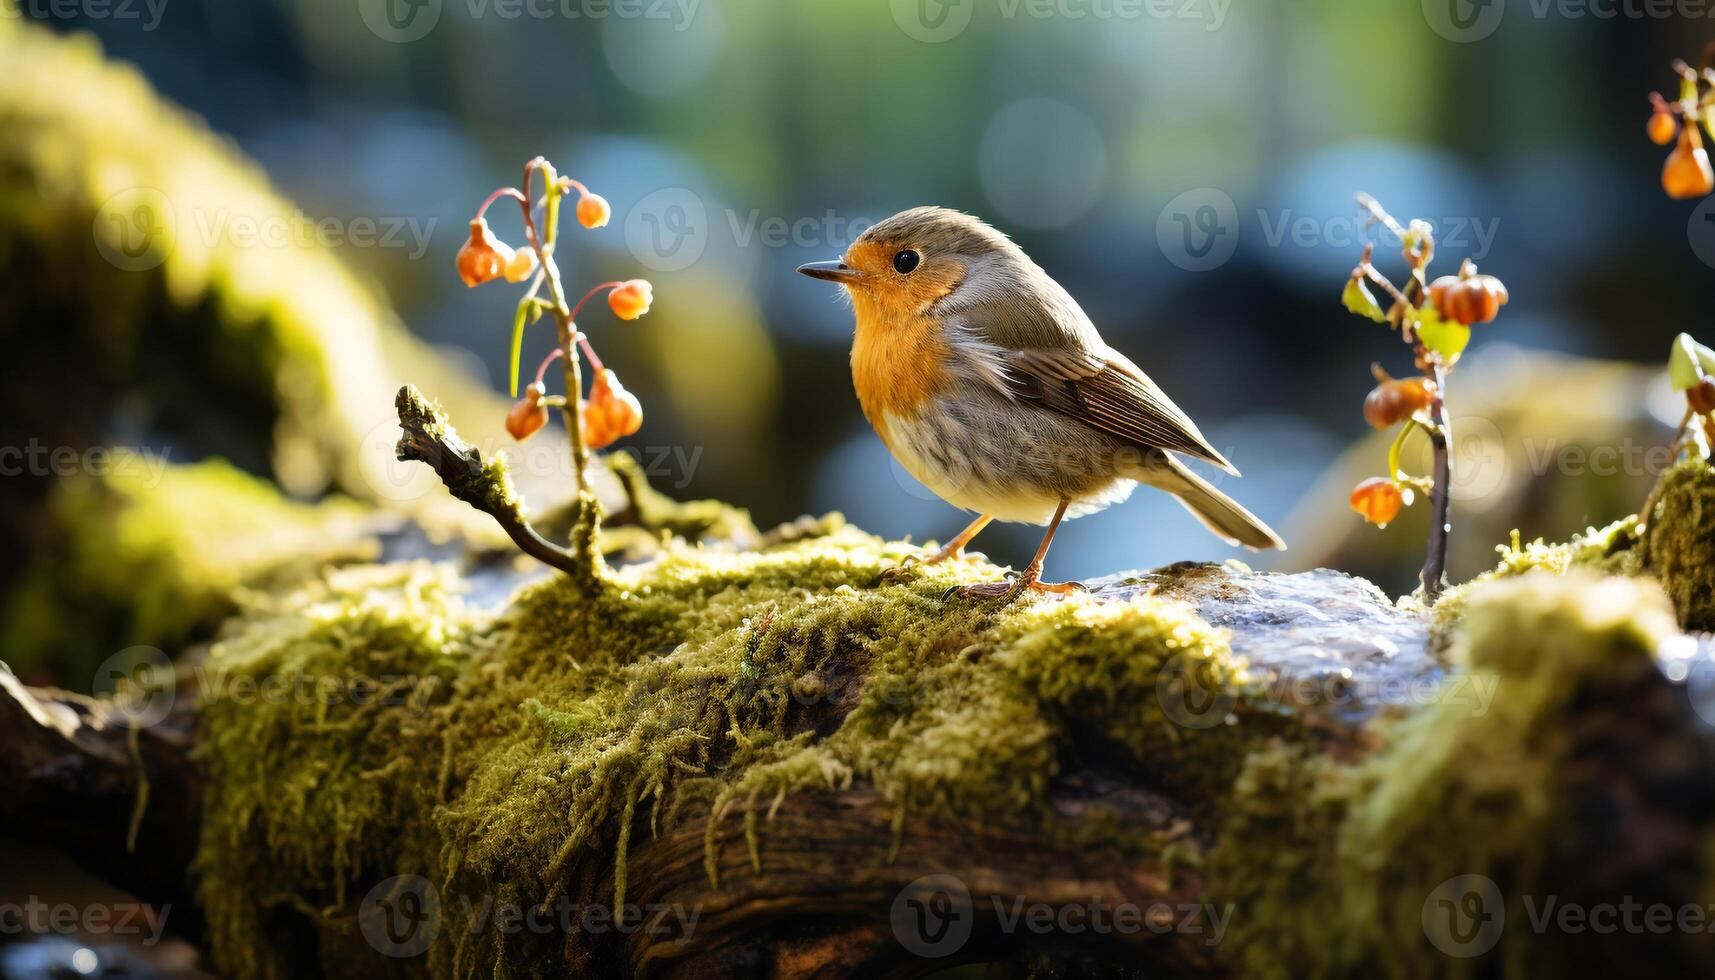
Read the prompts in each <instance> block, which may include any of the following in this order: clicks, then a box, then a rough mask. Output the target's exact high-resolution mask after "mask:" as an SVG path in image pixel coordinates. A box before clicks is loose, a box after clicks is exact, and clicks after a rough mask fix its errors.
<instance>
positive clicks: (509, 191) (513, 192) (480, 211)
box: [476, 185, 529, 218]
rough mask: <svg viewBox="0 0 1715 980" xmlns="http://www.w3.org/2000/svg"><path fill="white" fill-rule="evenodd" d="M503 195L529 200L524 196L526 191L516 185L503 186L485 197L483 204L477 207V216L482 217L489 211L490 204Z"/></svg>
mask: <svg viewBox="0 0 1715 980" xmlns="http://www.w3.org/2000/svg"><path fill="white" fill-rule="evenodd" d="M526 186H528V185H526ZM503 197H510V198H515V199H517V200H519V201H528V200H529V198H527V197H525V196H524V192H523V191H521V190H519V189H518V188H516V187H502V188H500V189H498V190H496V191H495V192H494V193H493V194H490V195H488V197H486V198H484V199H483V202H482V206H481V207H479V208H477V209H476V216H477V217H478V218H480V217H482V216H483V215H484V214H486V213H487V212H488V206H489V205H490V204H493V203H494V202H495V201H498V200H500V199H501V198H503Z"/></svg>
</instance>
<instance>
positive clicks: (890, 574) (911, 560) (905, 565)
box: [881, 555, 921, 582]
mask: <svg viewBox="0 0 1715 980" xmlns="http://www.w3.org/2000/svg"><path fill="white" fill-rule="evenodd" d="M919 564H921V563H920V562H919V561H918V559H917V556H916V555H911V556H910V557H908V558H906V559H905V560H904V561H902V562H900V563H899V564H897V565H895V566H893V567H892V568H887V569H883V570H882V572H881V580H882V581H883V582H892V581H896V580H898V579H902V578H904V577H905V576H907V575H909V574H910V573H911V570H912V569H914V568H916V567H917V566H918V565H919Z"/></svg>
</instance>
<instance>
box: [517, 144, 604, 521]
mask: <svg viewBox="0 0 1715 980" xmlns="http://www.w3.org/2000/svg"><path fill="white" fill-rule="evenodd" d="M536 169H540V170H541V171H542V175H543V177H544V178H545V180H546V183H547V185H548V186H549V187H550V188H553V187H554V186H556V184H555V176H554V166H553V164H550V163H549V162H548V161H546V160H544V159H542V158H541V157H537V158H536V159H535V160H532V161H530V163H528V164H526V165H525V168H524V173H525V183H526V186H528V183H529V175H530V173H531V172H532V171H533V170H536ZM558 202H559V195H557V194H549V195H548V206H547V209H546V214H545V219H544V222H543V224H544V227H545V228H546V229H547V234H548V238H547V239H546V240H544V239H543V238H542V237H541V236H539V235H537V234H536V228H535V221H534V219H533V218H531V217H530V214H529V212H530V206H529V203H528V198H526V203H525V204H524V212H525V217H526V220H528V221H529V222H530V225H529V227H528V229H527V230H528V232H529V235H530V244H531V247H533V248H535V249H536V258H537V264H538V265H539V266H540V267H541V269H542V274H543V282H545V283H546V284H547V286H548V301H549V305H548V308H549V310H551V311H552V312H553V314H554V326H555V327H556V328H557V329H558V333H559V342H560V350H561V351H563V352H564V354H565V375H566V404H565V405H564V406H563V407H562V408H561V409H560V411H561V413H562V414H563V415H564V418H565V421H566V431H567V432H568V433H569V437H568V438H569V439H570V441H571V444H572V467H573V469H574V470H575V471H576V476H577V488H578V499H579V501H580V506H582V504H581V501H582V500H583V498H584V496H585V495H586V494H588V493H589V484H588V480H587V478H586V476H585V474H584V468H585V467H586V466H588V465H589V447H588V446H586V445H585V444H584V427H583V426H581V425H579V424H578V410H577V401H578V398H579V397H580V396H581V395H582V394H583V390H584V378H583V369H582V366H581V364H580V363H579V359H578V356H577V351H576V349H575V348H573V346H572V341H573V339H574V338H575V337H576V336H577V327H576V326H575V325H574V324H573V322H572V310H571V308H570V307H568V306H567V305H566V290H565V287H564V286H563V285H562V284H561V282H560V267H559V266H558V265H556V264H555V263H554V253H553V249H552V245H553V235H554V229H555V226H556V225H558V224H559V216H560V209H559V206H558ZM586 298H587V297H586Z"/></svg>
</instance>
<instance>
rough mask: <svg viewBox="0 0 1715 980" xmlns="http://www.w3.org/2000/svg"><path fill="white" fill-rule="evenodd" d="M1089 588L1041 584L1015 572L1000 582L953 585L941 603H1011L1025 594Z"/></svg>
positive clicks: (1061, 593) (1073, 585)
mask: <svg viewBox="0 0 1715 980" xmlns="http://www.w3.org/2000/svg"><path fill="white" fill-rule="evenodd" d="M1088 591H1090V588H1089V586H1087V585H1085V584H1084V583H1082V582H1043V581H1040V580H1038V579H1036V578H1020V577H1018V573H1016V572H1008V573H1007V578H1006V580H1004V581H1000V582H979V583H977V584H976V585H955V586H953V587H952V588H950V589H948V590H947V591H946V592H944V593H942V594H941V599H942V601H950V600H952V599H954V598H955V597H956V598H960V599H976V600H995V599H998V600H1000V601H1002V602H1011V601H1012V600H1013V599H1016V598H1018V597H1019V596H1020V595H1023V594H1024V593H1025V592H1050V593H1055V594H1058V595H1065V594H1068V593H1072V592H1088Z"/></svg>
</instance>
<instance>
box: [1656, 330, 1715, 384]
mask: <svg viewBox="0 0 1715 980" xmlns="http://www.w3.org/2000/svg"><path fill="white" fill-rule="evenodd" d="M1706 374H1707V375H1715V350H1710V349H1709V348H1707V347H1705V346H1703V345H1702V344H1700V343H1698V342H1697V341H1695V340H1692V339H1691V335H1690V334H1688V333H1682V334H1680V335H1679V336H1677V337H1675V338H1673V352H1672V353H1670V354H1669V355H1668V356H1667V377H1668V380H1670V381H1672V382H1673V390H1674V391H1689V390H1690V389H1692V388H1695V387H1697V382H1698V381H1700V380H1702V378H1703V376H1704V375H1706Z"/></svg>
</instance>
